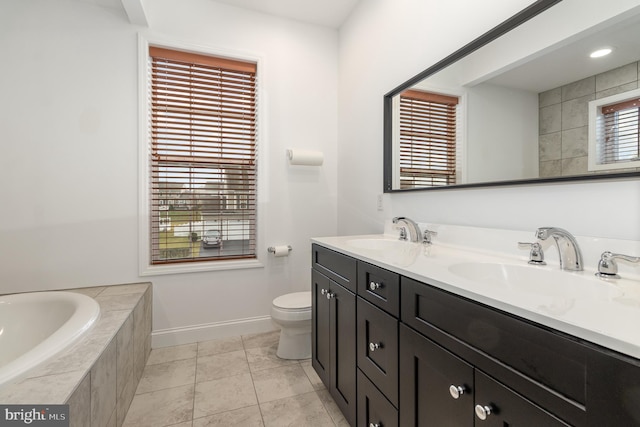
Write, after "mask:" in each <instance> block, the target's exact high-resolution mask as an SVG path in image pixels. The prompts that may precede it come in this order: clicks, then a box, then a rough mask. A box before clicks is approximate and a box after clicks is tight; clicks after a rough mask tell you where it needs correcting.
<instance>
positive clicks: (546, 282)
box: [449, 262, 623, 300]
mask: <svg viewBox="0 0 640 427" xmlns="http://www.w3.org/2000/svg"><path fill="white" fill-rule="evenodd" d="M550 268H551V267H548V266H530V265H513V264H500V263H490V262H488V263H482V262H463V263H458V264H453V265H451V266H449V271H450V272H451V273H453V274H455V275H457V276H459V277H462V278H464V279H468V280H473V281H475V282H479V283H482V284H484V285H490V286H494V287H499V288H502V289H504V290H505V291H506V292H509V291H513V292H522V293H525V294H528V295H536V296H539V297H543V298H552V299H561V300H581V299H582V300H584V299H589V300H610V299H613V298H616V297H619V296H621V295H622V293H623V292H622V291H621V290H620V289H618V288H617V287H615V285H613V284H611V283H608V282H605V281H603V280H600V279H598V278H596V277H595V276H593V275H592V274H591V273H585V272H580V273H572V272H567V271H562V270H559V269H555V270H552V269H550Z"/></svg>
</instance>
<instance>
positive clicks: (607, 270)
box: [596, 251, 640, 279]
mask: <svg viewBox="0 0 640 427" xmlns="http://www.w3.org/2000/svg"><path fill="white" fill-rule="evenodd" d="M617 259H621V260H624V261H628V262H633V263H640V257H637V256H630V255H623V254H614V253H613V252H609V251H605V252H603V253H602V255H601V256H600V261H599V262H598V272H597V273H596V276H598V277H602V278H605V279H619V278H620V275H619V274H618V263H617V262H616V260H617Z"/></svg>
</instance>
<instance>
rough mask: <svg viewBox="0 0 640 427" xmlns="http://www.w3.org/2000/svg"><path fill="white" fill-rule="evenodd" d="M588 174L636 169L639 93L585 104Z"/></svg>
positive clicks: (638, 162)
mask: <svg viewBox="0 0 640 427" xmlns="http://www.w3.org/2000/svg"><path fill="white" fill-rule="evenodd" d="M589 122H590V124H591V126H590V132H589V170H590V171H602V170H614V169H627V168H633V167H640V142H639V139H640V138H639V133H638V132H639V131H638V129H639V127H640V89H637V90H632V91H629V92H624V93H621V94H618V95H614V96H609V97H606V98H602V99H598V100H596V101H592V102H590V103H589Z"/></svg>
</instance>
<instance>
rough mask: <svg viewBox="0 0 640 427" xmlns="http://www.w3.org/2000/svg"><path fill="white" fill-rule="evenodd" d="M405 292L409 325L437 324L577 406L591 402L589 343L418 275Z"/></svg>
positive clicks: (423, 328)
mask: <svg viewBox="0 0 640 427" xmlns="http://www.w3.org/2000/svg"><path fill="white" fill-rule="evenodd" d="M401 292H402V296H401V300H402V313H401V316H402V321H403V322H404V323H406V324H408V325H410V326H411V327H413V328H414V329H416V330H418V331H419V332H421V333H423V334H425V335H426V336H430V335H432V334H433V333H434V332H433V331H434V327H435V330H436V331H444V332H445V333H447V334H449V335H451V336H453V337H455V338H457V339H459V340H461V341H463V342H465V343H467V344H469V345H471V346H472V347H473V348H475V349H478V350H480V351H481V352H483V353H485V354H488V355H490V356H492V357H493V358H495V359H497V360H499V361H500V362H502V363H504V364H505V365H507V366H509V367H511V368H513V369H515V370H516V371H518V372H520V373H521V374H524V375H525V376H526V377H528V378H530V379H533V380H535V382H537V383H541V384H544V385H545V386H547V387H549V388H551V389H552V390H554V391H556V392H557V393H559V394H560V395H563V396H566V397H568V398H569V399H570V400H571V401H573V402H577V403H578V404H579V405H574V406H576V407H578V406H583V405H584V404H585V400H586V396H585V390H586V373H587V366H586V349H585V348H584V346H582V345H580V344H579V343H577V342H575V341H571V340H569V339H567V338H565V337H564V336H561V335H559V334H556V333H554V332H551V331H549V330H546V329H543V328H541V327H539V326H536V325H534V324H531V323H529V322H527V321H525V320H523V319H519V318H516V317H515V316H511V315H508V314H506V313H503V312H500V311H498V310H495V309H492V308H489V307H486V306H483V305H480V304H479V303H477V302H472V301H469V300H467V299H464V298H462V297H459V296H456V295H453V294H450V293H448V292H445V291H442V290H440V289H436V288H434V287H432V286H429V285H425V284H424V283H420V282H417V281H415V280H412V279H407V278H405V277H403V278H402V285H401ZM470 362H471V363H474V364H478V363H481V361H480V360H478V361H476V360H470ZM492 375H493V374H492Z"/></svg>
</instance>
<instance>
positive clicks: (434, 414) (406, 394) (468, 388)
mask: <svg viewBox="0 0 640 427" xmlns="http://www.w3.org/2000/svg"><path fill="white" fill-rule="evenodd" d="M400 379H401V380H400V425H401V426H403V427H409V426H421V427H426V426H433V427H448V426H451V427H465V426H473V425H474V412H473V411H474V401H473V394H474V383H473V367H472V366H471V365H469V364H467V363H466V362H464V361H462V360H461V359H459V358H457V357H456V356H454V355H453V354H451V353H449V352H448V351H446V350H445V349H443V348H442V347H440V346H438V345H436V344H435V343H434V342H432V341H431V340H429V339H427V338H425V337H423V336H422V335H420V334H418V333H416V332H414V331H412V330H411V329H409V328H408V327H406V326H405V325H402V324H401V325H400ZM451 386H453V387H454V393H453V395H456V393H457V398H455V397H453V395H452V390H450V388H451ZM501 427H502V425H501Z"/></svg>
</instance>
